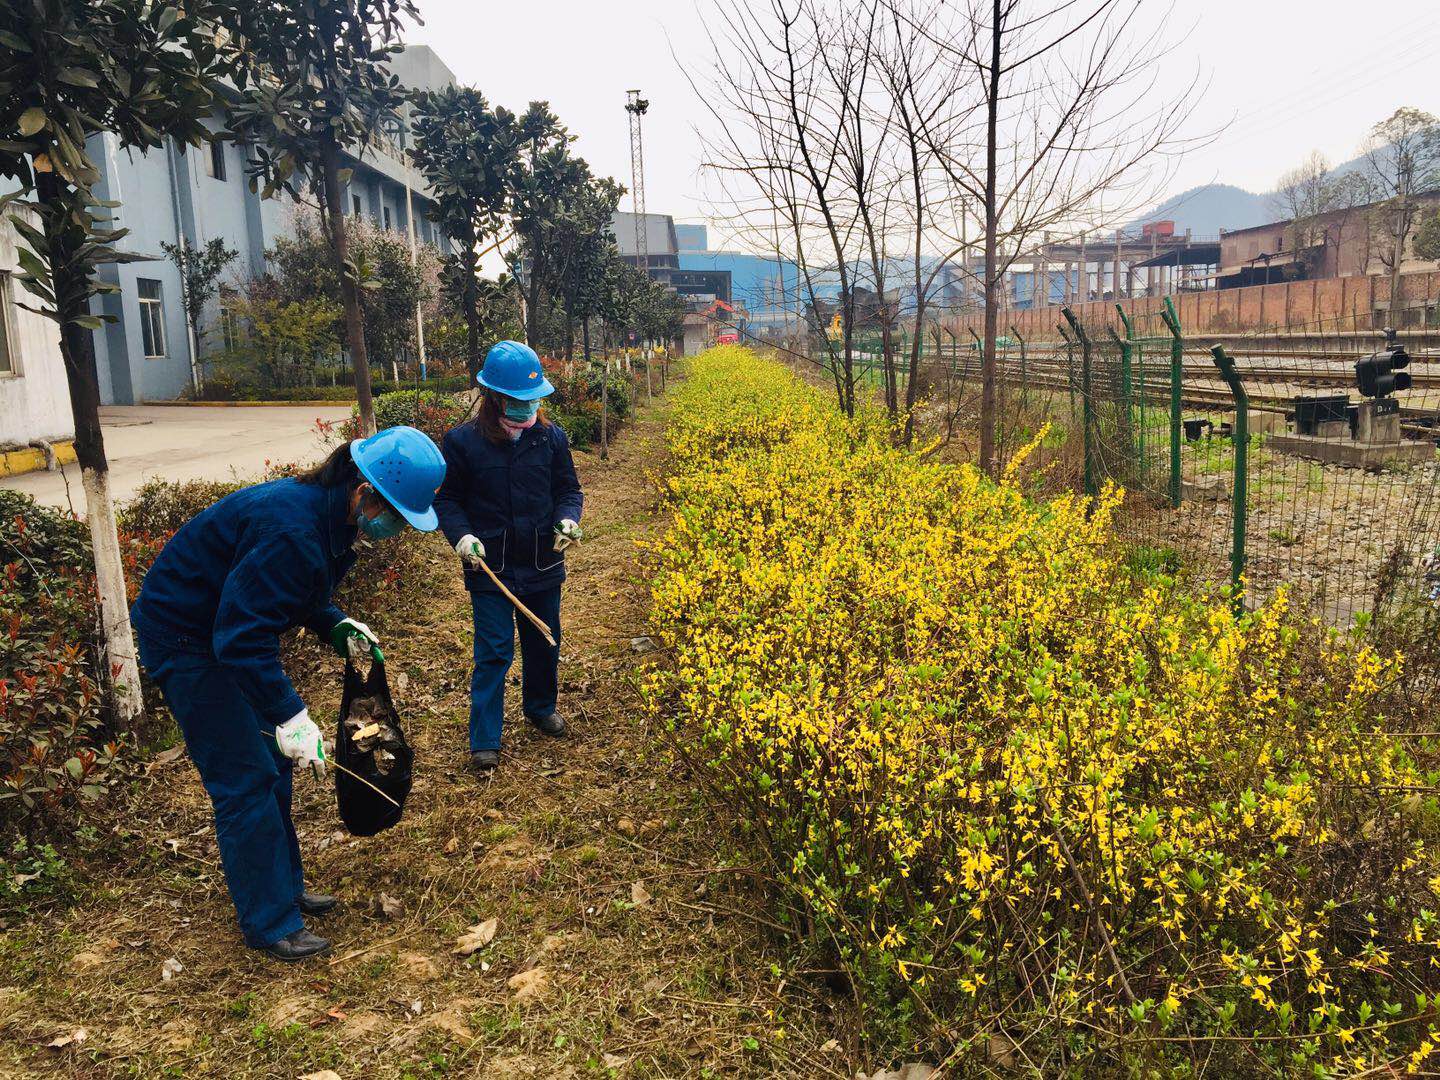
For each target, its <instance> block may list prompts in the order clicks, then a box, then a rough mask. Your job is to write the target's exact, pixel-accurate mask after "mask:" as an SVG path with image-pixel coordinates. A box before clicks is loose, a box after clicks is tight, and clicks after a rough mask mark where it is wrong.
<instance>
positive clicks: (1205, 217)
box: [1132, 184, 1275, 239]
mask: <svg viewBox="0 0 1440 1080" xmlns="http://www.w3.org/2000/svg"><path fill="white" fill-rule="evenodd" d="M1274 219H1275V214H1274V213H1273V212H1272V210H1271V207H1270V195H1269V194H1268V193H1267V194H1263V195H1257V194H1256V193H1255V192H1253V191H1246V190H1245V189H1244V188H1238V187H1236V186H1235V185H1233V184H1202V185H1200V186H1199V187H1194V188H1191V189H1190V190H1189V191H1182V192H1181V193H1180V194H1179V195H1173V196H1171V197H1170V198H1168V199H1166V200H1165V201H1164V202H1163V203H1161V204H1160V205H1159V206H1157V207H1156V208H1155V209H1154V210H1152V211H1150V212H1149V213H1148V214H1146V215H1144V216H1143V217H1141V218H1138V219H1137V220H1136V221H1134V222H1132V225H1143V224H1144V223H1145V222H1147V221H1173V222H1175V231H1176V232H1178V233H1183V232H1184V231H1185V230H1186V229H1189V230H1190V232H1191V234H1192V235H1193V236H1195V237H1196V238H1197V239H1198V238H1200V237H1216V236H1219V235H1220V230H1221V229H1226V230H1229V229H1248V228H1250V227H1251V226H1253V225H1264V224H1265V223H1266V222H1267V221H1273V220H1274Z"/></svg>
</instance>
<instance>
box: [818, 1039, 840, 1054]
mask: <svg viewBox="0 0 1440 1080" xmlns="http://www.w3.org/2000/svg"><path fill="white" fill-rule="evenodd" d="M839 1049H840V1040H839V1039H826V1040H825V1041H824V1042H823V1043H821V1044H820V1052H821V1053H822V1054H834V1053H836V1052H838V1051H839Z"/></svg>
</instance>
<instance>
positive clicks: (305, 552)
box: [131, 427, 445, 960]
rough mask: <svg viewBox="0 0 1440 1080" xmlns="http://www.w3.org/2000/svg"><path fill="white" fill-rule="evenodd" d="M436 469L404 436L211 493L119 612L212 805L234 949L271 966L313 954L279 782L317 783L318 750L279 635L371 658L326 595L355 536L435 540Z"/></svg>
mask: <svg viewBox="0 0 1440 1080" xmlns="http://www.w3.org/2000/svg"><path fill="white" fill-rule="evenodd" d="M444 475H445V462H444V460H443V459H442V458H441V457H440V452H439V450H438V449H436V446H435V443H434V442H432V441H431V440H430V438H429V437H428V436H427V435H425V434H423V433H422V432H419V431H416V430H415V429H414V428H410V427H394V428H388V429H386V430H385V431H382V432H380V433H379V434H378V435H373V436H371V437H370V438H368V439H364V440H360V439H357V440H355V441H354V442H352V443H349V444H348V445H345V446H341V447H340V448H339V449H337V450H336V451H335V452H334V453H332V454H331V455H330V456H329V458H327V459H326V460H325V461H324V462H323V463H321V464H320V465H318V466H317V467H315V468H313V469H311V470H310V471H309V472H306V473H302V474H301V475H300V476H298V477H293V478H286V479H283V480H272V481H270V482H269V483H265V484H256V485H255V486H253V487H247V488H242V489H241V490H239V491H237V492H235V493H233V494H231V495H227V496H226V497H225V498H223V499H221V500H220V501H219V502H218V503H216V504H215V505H214V506H212V507H210V508H209V509H207V510H204V511H202V512H201V513H199V514H197V515H196V516H195V517H194V518H192V519H191V520H190V521H189V522H187V523H186V524H185V526H184V527H183V528H181V529H180V531H179V532H177V533H176V534H175V535H174V537H172V538H171V540H170V542H169V543H168V544H166V545H165V549H164V550H163V551H161V552H160V556H159V558H157V559H156V560H155V564H154V566H152V567H151V568H150V572H149V573H148V574H146V575H145V583H144V585H143V587H142V588H141V590H140V596H139V598H138V599H137V600H136V601H135V604H134V607H133V608H132V609H131V618H132V620H133V621H134V625H135V629H136V631H137V632H138V635H139V646H140V659H141V660H142V661H143V662H144V664H145V667H146V669H147V670H148V671H149V672H150V677H151V678H152V679H154V680H155V683H156V684H157V685H158V686H159V687H160V691H161V693H162V694H163V695H164V697H165V701H166V703H167V704H168V705H169V706H170V711H171V712H172V713H173V714H174V715H175V721H176V723H177V724H179V726H180V731H181V732H182V733H183V734H184V736H185V746H186V748H187V749H188V750H189V752H190V757H191V759H192V760H193V761H194V762H195V767H196V769H198V770H199V772H200V778H201V780H203V781H204V783H205V790H206V791H207V792H208V793H209V795H210V800H211V802H212V803H213V804H214V806H215V838H216V840H217V841H218V843H219V845H220V862H221V865H222V866H223V867H224V870H225V883H226V884H227V885H228V886H229V887H230V896H231V898H232V899H233V900H234V902H235V912H236V914H237V915H238V916H239V919H240V930H241V932H242V933H243V935H244V937H245V944H247V945H249V946H250V947H251V948H256V949H263V950H264V951H265V952H267V953H269V954H270V955H271V956H273V957H275V958H276V959H279V960H299V959H302V958H304V957H307V956H313V955H315V954H317V953H320V952H323V951H325V950H326V949H327V948H329V944H330V943H329V942H328V941H326V940H325V939H324V938H321V937H318V936H317V935H315V934H312V933H310V932H309V931H308V930H306V929H305V925H304V922H303V920H302V915H322V914H324V913H325V912H327V911H329V910H330V909H331V908H333V907H334V906H335V901H334V899H332V898H331V897H328V896H321V895H319V894H316V893H312V892H308V891H306V889H305V882H304V876H303V873H302V871H301V867H300V846H299V843H298V841H297V840H296V837H295V826H294V824H293V823H292V822H291V820H290V792H291V773H292V771H293V769H294V767H295V766H297V765H304V766H308V767H310V769H311V770H312V771H313V773H314V775H315V777H316V778H317V779H323V778H324V775H325V766H326V758H325V743H324V740H323V739H322V737H321V734H320V729H319V728H318V727H317V726H316V725H315V722H314V721H313V720H311V719H310V714H309V713H308V712H307V711H306V709H305V705H304V703H303V702H302V701H301V700H300V698H299V697H298V696H297V695H296V693H295V688H294V687H293V686H291V684H290V680H289V679H288V678H287V677H286V675H285V672H284V671H283V670H282V669H281V667H280V635H281V634H283V633H284V632H285V631H287V630H290V629H293V628H294V627H297V626H304V627H306V628H307V629H309V630H312V631H314V632H315V633H316V634H319V635H320V636H321V637H323V638H327V639H328V640H329V642H330V644H331V645H332V646H333V647H334V648H335V650H336V651H337V652H338V653H340V655H341V656H350V657H352V658H356V659H358V658H361V657H364V656H365V655H366V654H370V655H373V656H374V658H375V659H377V660H378V659H381V656H380V650H379V641H378V639H377V638H376V636H375V635H374V634H373V633H371V631H370V628H369V627H367V626H366V625H365V624H364V623H360V622H356V621H355V620H354V619H350V618H347V617H346V615H345V613H344V612H342V611H341V610H340V609H339V608H337V607H335V605H334V604H333V603H332V602H331V600H330V593H331V590H333V589H334V588H335V585H336V584H337V583H338V582H339V581H340V579H341V578H342V577H344V576H345V572H346V571H347V570H349V569H350V566H351V565H352V564H353V563H354V562H355V552H354V551H353V550H352V548H353V545H354V543H355V540H356V537H357V536H362V535H363V536H365V537H368V538H369V539H372V540H380V539H383V538H385V537H388V536H395V535H397V534H398V533H400V532H401V531H403V530H404V528H405V523H406V522H409V523H410V524H411V525H413V526H414V527H415V528H417V529H421V530H425V531H428V530H431V529H434V528H435V526H436V518H435V510H434V508H433V506H432V501H433V499H434V493H435V489H436V488H437V487H438V486H439V484H440V481H441V480H442V479H443V477H444Z"/></svg>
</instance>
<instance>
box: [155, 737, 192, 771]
mask: <svg viewBox="0 0 1440 1080" xmlns="http://www.w3.org/2000/svg"><path fill="white" fill-rule="evenodd" d="M183 753H185V744H184V743H176V744H175V745H174V746H172V747H171V748H170V749H169V750H161V751H160V753H158V754H156V755H155V756H154V757H153V758H151V759H150V768H152V769H154V768H156V767H158V766H160V765H169V764H170V763H171V762H172V761H174V760H175V759H176V758H178V757H179V756H180V755H181V754H183Z"/></svg>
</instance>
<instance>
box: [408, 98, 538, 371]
mask: <svg viewBox="0 0 1440 1080" xmlns="http://www.w3.org/2000/svg"><path fill="white" fill-rule="evenodd" d="M411 124H412V126H413V130H414V134H415V145H414V147H413V149H412V151H411V157H412V159H413V161H414V163H415V167H416V168H417V169H419V170H420V173H421V175H423V176H424V177H425V182H426V183H427V184H428V185H429V187H430V194H431V197H432V198H433V199H434V200H435V204H436V211H435V219H436V221H437V222H438V223H439V225H440V227H441V228H442V229H444V230H445V233H446V235H448V236H449V237H450V238H451V239H452V240H453V241H455V243H456V244H457V245H458V247H459V249H460V250H459V255H458V257H457V265H456V267H455V270H456V279H455V280H456V281H457V282H458V283H459V284H460V286H461V290H460V293H461V295H460V300H461V302H460V305H459V310H460V311H461V313H462V315H463V316H464V319H465V325H466V342H465V360H466V365H467V366H468V367H469V370H470V374H471V375H472V376H473V375H474V374H475V373H476V372H478V371H479V370H480V362H481V347H480V342H481V331H482V316H481V311H480V296H479V288H480V287H479V283H478V278H479V273H480V255H481V248H482V246H483V245H484V244H485V243H486V242H487V241H488V240H490V238H491V237H495V236H498V235H499V233H500V231H501V229H502V228H503V226H504V222H505V217H504V215H505V212H506V211H507V210H508V209H509V206H510V200H511V196H512V193H513V191H514V187H515V183H516V181H517V179H518V174H519V168H520V157H519V149H520V126H519V124H518V122H517V120H516V117H515V114H514V113H512V112H510V111H509V110H508V109H506V108H503V107H501V106H496V107H495V108H493V109H492V108H490V106H489V104H488V103H487V102H486V101H485V96H484V95H483V94H481V93H480V91H478V90H474V89H471V88H469V87H459V86H449V87H446V88H445V89H444V90H439V91H430V92H427V93H422V94H420V95H418V96H417V97H416V99H415V109H414V111H413V112H412V114H411Z"/></svg>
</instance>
